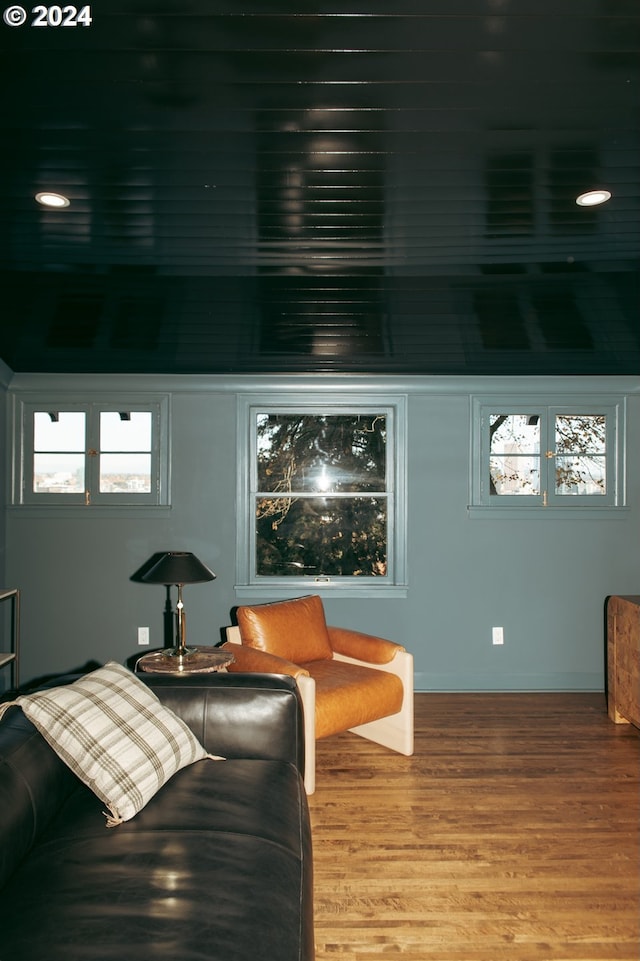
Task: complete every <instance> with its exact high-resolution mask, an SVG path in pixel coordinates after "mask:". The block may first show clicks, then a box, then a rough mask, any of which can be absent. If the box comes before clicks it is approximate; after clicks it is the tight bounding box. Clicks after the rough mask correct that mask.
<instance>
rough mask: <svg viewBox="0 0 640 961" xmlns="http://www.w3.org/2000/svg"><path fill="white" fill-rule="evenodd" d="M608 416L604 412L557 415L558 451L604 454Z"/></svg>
mask: <svg viewBox="0 0 640 961" xmlns="http://www.w3.org/2000/svg"><path fill="white" fill-rule="evenodd" d="M606 426H607V421H606V417H605V416H604V415H603V414H581V415H580V414H559V415H558V416H557V417H556V427H555V430H556V453H558V454H569V453H572V454H604V452H605V450H606Z"/></svg>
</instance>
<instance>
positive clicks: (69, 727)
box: [7, 661, 212, 827]
mask: <svg viewBox="0 0 640 961" xmlns="http://www.w3.org/2000/svg"><path fill="white" fill-rule="evenodd" d="M12 703H14V704H19V705H20V707H21V708H22V710H23V711H24V713H25V714H26V715H27V717H28V718H29V720H30V721H31V722H32V723H33V724H34V726H35V727H36V728H37V729H38V731H39V732H40V733H41V734H42V736H43V737H44V739H45V740H46V741H47V742H48V743H49V744H50V745H51V747H52V748H53V750H54V751H55V752H56V753H57V754H58V756H59V757H60V758H61V759H62V760H63V761H64V762H65V764H67V765H68V766H69V767H70V768H71V770H72V771H73V772H74V773H75V774H76V775H77V776H78V777H79V778H80V780H81V781H82V782H83V783H84V784H86V785H87V786H88V787H90V788H91V790H92V791H93V792H94V794H96V795H97V796H98V797H99V798H100V800H101V801H103V802H104V803H105V804H106V805H107V808H108V809H109V814H106V812H105V816H106V817H107V827H115V826H116V825H117V824H120V823H122V821H128V820H129V819H130V818H132V817H133V816H134V815H135V814H137V813H138V811H140V810H141V809H142V808H143V807H144V806H145V804H146V803H147V802H148V801H149V800H150V799H151V798H152V797H153V795H154V794H155V793H156V792H157V791H158V790H159V789H160V788H161V787H162V785H163V784H165V783H166V782H167V781H168V780H169V778H170V777H172V775H174V774H175V773H176V771H179V770H180V769H181V768H183V767H186V766H187V765H188V764H192V763H193V762H194V761H199V760H202V759H203V758H206V757H212V755H209V754H207V752H206V751H205V749H204V748H203V747H202V745H201V744H200V742H199V741H198V739H197V738H196V737H195V736H194V735H193V733H192V731H191V730H190V729H189V728H188V727H187V725H186V724H185V723H184V721H183V720H182V719H181V718H179V717H178V716H177V715H176V714H174V713H173V711H170V710H169V709H168V708H166V707H164V706H163V705H162V704H161V703H160V701H159V700H158V698H157V697H156V695H155V694H154V693H153V692H152V691H151V690H150V689H149V688H148V687H147V686H146V684H144V683H143V682H142V681H141V680H139V678H137V677H136V676H135V675H134V674H132V673H131V671H128V670H127V669H126V668H125V667H122V665H120V664H117V663H115V661H110V662H109V663H108V664H105V666H104V667H101V668H99V669H98V670H97V671H93V672H92V673H91V674H86V675H85V676H84V677H82V678H80V679H79V680H77V681H75V682H74V683H73V684H69V685H66V686H62V687H54V688H51V689H50V690H46V691H37V692H36V693H34V694H28V695H21V696H20V697H18V698H17V699H16V700H15V701H14V702H12ZM7 706H8V705H7Z"/></svg>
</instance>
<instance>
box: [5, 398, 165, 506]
mask: <svg viewBox="0 0 640 961" xmlns="http://www.w3.org/2000/svg"><path fill="white" fill-rule="evenodd" d="M43 410H44V411H47V410H61V411H65V410H82V411H85V412H87V414H88V415H91V416H92V417H93V418H96V417H98V416H99V412H100V411H114V410H131V411H151V414H152V423H153V434H152V490H151V492H150V493H148V494H147V493H145V494H135V493H132V492H122V493H118V494H100V493H99V492H98V493H96V492H95V491H92V492H91V494H92V496H91V503H90V504H88V505H87V503H86V500H85V496H84V494H43V493H38V494H36V493H34V492H32V491H31V490H30V485H31V478H32V469H33V453H34V452H33V428H32V422H33V413H34V412H35V411H43ZM169 416H170V400H169V395H168V394H162V395H158V394H154V395H153V396H149V397H144V398H143V397H141V396H140V395H139V394H138V395H125V394H120V393H113V394H106V393H105V394H100V395H98V396H97V397H93V398H91V400H86V401H84V400H82V399H80V398H79V397H78V395H77V394H75V395H69V394H63V393H58V392H47V393H41V394H31V395H25V396H23V397H20V398H17V399H16V400H15V403H14V408H13V457H12V474H11V504H12V506H14V507H20V509H21V511H27V510H31V509H33V510H35V511H37V512H40V511H42V510H47V509H48V510H53V511H55V512H59V511H65V512H66V511H69V512H71V513H77V511H78V510H82V509H90V510H91V512H92V514H94V513H96V512H101V511H106V512H112V511H113V510H114V509H116V508H117V509H118V510H124V511H130V510H144V511H149V510H150V509H153V508H159V507H160V508H161V507H167V506H169V504H170V462H171V459H170V450H169V444H170V425H169Z"/></svg>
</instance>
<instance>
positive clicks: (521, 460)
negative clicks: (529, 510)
mask: <svg viewBox="0 0 640 961" xmlns="http://www.w3.org/2000/svg"><path fill="white" fill-rule="evenodd" d="M489 473H490V477H491V485H490V491H491V494H512V495H513V494H527V495H529V496H530V495H532V494H539V493H540V458H539V457H522V456H518V455H513V456H509V457H491V458H490V461H489Z"/></svg>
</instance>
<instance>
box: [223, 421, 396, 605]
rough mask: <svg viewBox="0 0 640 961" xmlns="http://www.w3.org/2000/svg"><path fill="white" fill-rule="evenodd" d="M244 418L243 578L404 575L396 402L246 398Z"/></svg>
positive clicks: (391, 578)
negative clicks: (290, 402)
mask: <svg viewBox="0 0 640 961" xmlns="http://www.w3.org/2000/svg"><path fill="white" fill-rule="evenodd" d="M243 421H245V424H244V426H245V428H246V430H247V434H248V438H249V449H248V457H247V462H246V465H244V467H243V469H242V473H243V480H242V482H241V483H242V497H243V503H244V504H245V505H246V507H245V510H244V512H243V513H244V514H245V516H246V518H247V521H246V526H245V529H244V530H243V531H242V534H241V541H240V542H239V556H240V558H241V562H240V568H239V580H240V582H241V583H245V584H253V585H259V584H266V583H267V582H268V583H269V584H274V583H277V582H280V583H282V584H283V585H285V584H286V585H287V586H288V588H289V590H290V589H291V586H292V584H294V583H296V582H297V583H304V584H305V587H306V588H307V589H308V587H309V585H310V584H312V585H313V588H314V590H315V589H316V588H317V587H318V586H320V587H323V586H324V587H334V586H338V587H339V586H340V585H342V586H344V585H345V584H347V583H350V584H352V585H354V584H360V585H364V584H367V585H369V586H372V585H374V584H375V585H380V586H385V585H386V586H389V585H394V584H397V583H398V581H399V579H403V578H404V564H403V560H402V558H403V556H404V544H403V538H402V539H401V538H399V531H398V525H399V511H400V510H402V511H404V498H403V497H402V496H401V494H400V491H401V489H402V487H403V483H402V482H401V481H400V473H399V471H400V468H399V466H398V457H397V450H396V446H397V443H398V433H399V428H398V421H399V414H398V405H397V404H393V405H387V404H383V405H380V404H379V403H375V404H371V405H366V404H365V405H364V406H359V405H358V406H355V405H349V407H340V406H335V405H333V406H330V405H327V404H324V405H322V407H320V406H317V405H296V406H291V405H287V406H284V405H275V404H273V405H269V404H265V405H256V404H249V405H248V406H247V407H246V408H245V410H244V414H243ZM245 535H246V536H245ZM400 540H402V545H400V544H399V541H400ZM243 541H244V542H245V543H246V545H247V549H245V550H243V549H242V543H243ZM400 582H402V580H400Z"/></svg>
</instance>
